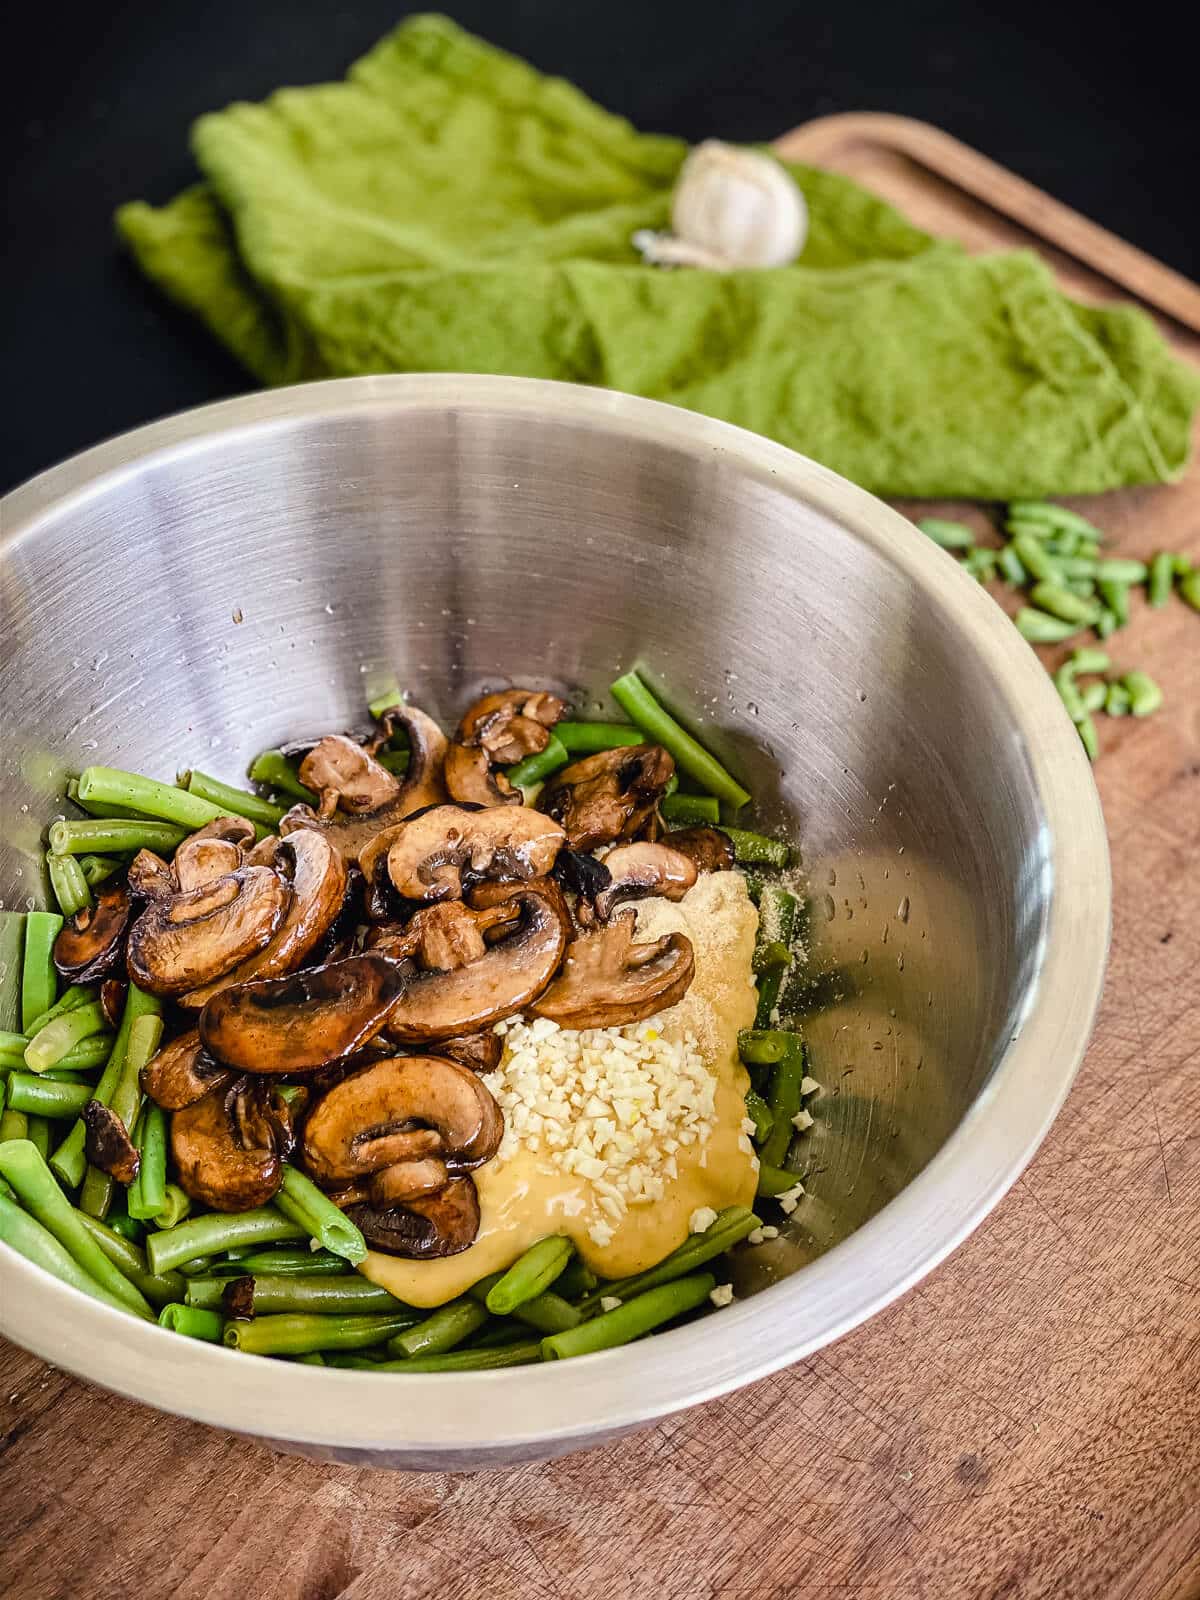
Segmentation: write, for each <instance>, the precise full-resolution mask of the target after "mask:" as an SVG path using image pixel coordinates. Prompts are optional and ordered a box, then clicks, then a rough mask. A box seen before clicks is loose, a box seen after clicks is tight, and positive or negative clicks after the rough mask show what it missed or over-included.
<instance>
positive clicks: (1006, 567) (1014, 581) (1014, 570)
mask: <svg viewBox="0 0 1200 1600" xmlns="http://www.w3.org/2000/svg"><path fill="white" fill-rule="evenodd" d="M996 565H997V566H998V567H999V569H1000V574H1001V576H1002V577H1003V578H1004V580H1005V582H1007V583H1009V584H1011V585H1012V587H1013V588H1014V589H1023V588H1024V587H1025V585H1026V584H1027V583H1028V582H1029V574H1028V573H1027V572H1026V570H1025V566H1024V563H1023V562H1022V560H1021V558H1020V556H1019V555H1018V554H1017V552H1016V551H1015V550H1014V549H1013V547H1012V545H1011V544H1006V545H1005V546H1004V548H1003V549H1002V550H999V551H997V553H996Z"/></svg>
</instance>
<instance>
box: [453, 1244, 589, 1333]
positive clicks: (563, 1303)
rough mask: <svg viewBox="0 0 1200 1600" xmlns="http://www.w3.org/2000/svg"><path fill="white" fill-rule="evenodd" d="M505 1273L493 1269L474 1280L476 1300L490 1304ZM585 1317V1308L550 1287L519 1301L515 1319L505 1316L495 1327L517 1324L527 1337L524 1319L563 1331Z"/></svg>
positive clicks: (542, 1329)
mask: <svg viewBox="0 0 1200 1600" xmlns="http://www.w3.org/2000/svg"><path fill="white" fill-rule="evenodd" d="M570 1265H571V1263H568V1268H569V1266H570ZM503 1276H504V1274H503V1273H502V1272H493V1273H492V1274H491V1276H490V1277H487V1278H481V1279H480V1281H479V1282H478V1283H474V1284H472V1285H471V1287H470V1288H469V1289H468V1290H467V1293H468V1294H469V1295H470V1296H471V1299H472V1300H478V1301H479V1302H480V1303H481V1304H484V1305H486V1304H487V1297H488V1293H489V1291H490V1290H491V1289H492V1288H493V1286H494V1285H495V1284H497V1283H499V1282H500V1279H501V1278H502V1277H503ZM564 1276H565V1272H564V1273H561V1274H560V1275H559V1277H558V1279H557V1280H556V1285H555V1288H556V1289H557V1288H561V1287H562V1282H563V1277H564ZM591 1278H592V1282H591V1283H590V1284H589V1285H588V1287H589V1288H595V1286H596V1281H597V1280H596V1276H595V1274H594V1273H592V1274H591ZM582 1320H583V1314H582V1312H579V1311H576V1309H575V1307H574V1306H573V1305H571V1303H570V1301H569V1300H567V1299H565V1298H564V1297H563V1295H561V1294H558V1293H556V1292H555V1289H546V1290H544V1291H543V1293H541V1294H537V1295H534V1297H533V1299H532V1300H526V1301H524V1302H523V1303H522V1304H521V1305H519V1306H518V1307H517V1309H516V1310H515V1311H514V1313H513V1316H512V1318H511V1319H510V1318H503V1319H502V1320H500V1321H499V1322H493V1324H492V1328H493V1329H494V1330H503V1329H506V1328H511V1327H517V1328H518V1329H519V1332H518V1334H517V1337H518V1338H524V1337H525V1333H524V1328H521V1327H520V1325H521V1324H522V1323H523V1324H524V1325H525V1327H529V1328H536V1329H537V1330H538V1332H539V1333H561V1332H562V1330H563V1329H564V1328H574V1327H575V1326H576V1325H577V1324H578V1323H580V1322H581V1321H582ZM478 1342H479V1341H478V1340H476V1341H475V1343H476V1344H478Z"/></svg>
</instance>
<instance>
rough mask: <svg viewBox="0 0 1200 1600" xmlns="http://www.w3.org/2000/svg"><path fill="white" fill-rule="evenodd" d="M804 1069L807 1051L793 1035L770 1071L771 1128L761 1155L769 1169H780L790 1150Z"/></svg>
mask: <svg viewBox="0 0 1200 1600" xmlns="http://www.w3.org/2000/svg"><path fill="white" fill-rule="evenodd" d="M807 1069H808V1048H807V1046H806V1045H805V1044H804V1041H803V1040H802V1039H800V1038H799V1037H798V1036H797V1035H794V1034H793V1036H792V1039H791V1042H790V1044H789V1048H788V1051H787V1053H786V1055H784V1057H783V1059H782V1060H780V1061H778V1062H776V1064H775V1066H774V1067H773V1068H772V1069H771V1093H770V1097H769V1098H770V1102H771V1117H772V1128H771V1133H770V1136H769V1137H768V1138H767V1139H766V1140H765V1141H764V1143H763V1147H762V1150H761V1152H760V1157H761V1160H762V1162H763V1163H764V1165H766V1166H768V1167H779V1166H782V1165H783V1160H784V1157H785V1156H786V1155H787V1153H788V1149H789V1148H790V1146H791V1143H792V1136H793V1135H794V1133H795V1131H796V1129H795V1127H794V1125H793V1123H792V1118H793V1117H794V1116H795V1115H796V1113H797V1112H798V1111H799V1110H800V1105H801V1094H800V1084H801V1081H802V1080H803V1078H804V1077H805V1074H806V1072H807Z"/></svg>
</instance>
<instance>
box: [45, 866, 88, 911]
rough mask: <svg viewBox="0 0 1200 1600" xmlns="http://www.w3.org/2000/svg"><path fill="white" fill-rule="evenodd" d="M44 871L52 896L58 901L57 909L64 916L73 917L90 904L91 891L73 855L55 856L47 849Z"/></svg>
mask: <svg viewBox="0 0 1200 1600" xmlns="http://www.w3.org/2000/svg"><path fill="white" fill-rule="evenodd" d="M46 871H47V873H48V874H49V876H50V887H51V888H52V889H53V890H54V898H55V899H56V900H57V901H58V909H59V910H60V911H61V912H62V914H63V916H64V917H73V916H74V915H75V913H76V912H77V911H82V910H84V908H85V907H87V906H90V905H91V903H92V891H91V890H90V889H89V888H88V882H87V879H86V878H85V877H84V875H83V868H82V867H81V866H80V865H79V863H78V861H76V859H75V857H74V856H56V855H55V854H54V852H53V850H48V851H47V852H46Z"/></svg>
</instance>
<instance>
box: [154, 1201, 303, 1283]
mask: <svg viewBox="0 0 1200 1600" xmlns="http://www.w3.org/2000/svg"><path fill="white" fill-rule="evenodd" d="M307 1237H308V1230H307V1228H305V1227H303V1226H302V1225H301V1224H300V1223H296V1222H293V1221H291V1219H290V1218H288V1217H285V1216H284V1215H283V1213H282V1212H280V1211H275V1210H274V1209H269V1208H267V1207H266V1206H264V1207H262V1208H261V1209H260V1210H257V1211H241V1212H235V1213H233V1214H232V1215H228V1216H225V1215H219V1214H217V1213H215V1212H214V1213H210V1214H209V1215H207V1216H203V1217H190V1218H189V1219H188V1220H187V1221H186V1222H181V1223H180V1224H179V1225H178V1227H175V1228H172V1229H170V1231H169V1232H166V1233H152V1234H150V1235H149V1236H148V1238H147V1240H146V1254H147V1256H148V1257H149V1259H150V1267H151V1270H152V1271H154V1272H169V1271H170V1270H171V1268H172V1267H182V1266H183V1265H184V1263H185V1262H191V1261H193V1260H200V1259H202V1258H204V1257H207V1256H215V1255H218V1254H219V1253H220V1252H221V1251H222V1250H228V1249H229V1248H230V1247H231V1246H232V1245H241V1244H272V1243H274V1242H276V1241H277V1240H283V1239H306V1238H307Z"/></svg>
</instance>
